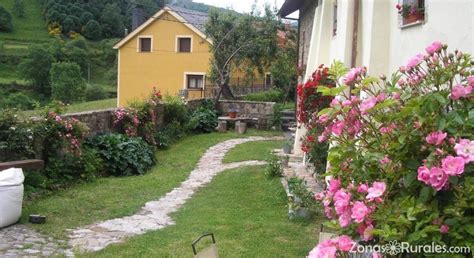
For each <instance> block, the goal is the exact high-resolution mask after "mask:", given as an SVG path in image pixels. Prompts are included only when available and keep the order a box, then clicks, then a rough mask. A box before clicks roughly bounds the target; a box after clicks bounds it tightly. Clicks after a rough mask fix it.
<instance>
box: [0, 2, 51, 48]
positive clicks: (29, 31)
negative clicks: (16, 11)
mask: <svg viewBox="0 0 474 258" xmlns="http://www.w3.org/2000/svg"><path fill="white" fill-rule="evenodd" d="M14 3H15V0H0V6H3V7H5V9H7V11H9V12H10V13H12V12H13V5H14ZM23 3H24V8H25V14H24V17H21V18H20V17H17V16H15V15H13V14H12V23H13V30H12V31H11V32H1V31H0V41H2V40H3V41H7V42H10V43H12V42H23V43H39V42H45V41H48V40H49V35H48V30H47V25H46V22H45V21H44V19H43V17H42V15H41V13H42V7H41V3H40V2H39V1H38V0H23Z"/></svg>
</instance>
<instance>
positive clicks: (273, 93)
mask: <svg viewBox="0 0 474 258" xmlns="http://www.w3.org/2000/svg"><path fill="white" fill-rule="evenodd" d="M284 98H285V94H284V93H283V91H281V90H278V89H273V90H268V91H262V92H257V93H252V94H248V95H246V96H245V97H244V100H248V101H262V102H283V99H284Z"/></svg>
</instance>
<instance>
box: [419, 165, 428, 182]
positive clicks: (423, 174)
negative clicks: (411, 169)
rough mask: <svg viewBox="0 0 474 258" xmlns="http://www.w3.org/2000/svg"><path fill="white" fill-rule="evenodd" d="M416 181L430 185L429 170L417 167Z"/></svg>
mask: <svg viewBox="0 0 474 258" xmlns="http://www.w3.org/2000/svg"><path fill="white" fill-rule="evenodd" d="M418 180H419V181H421V182H424V183H425V184H429V183H430V169H429V168H427V167H425V166H421V167H419V168H418Z"/></svg>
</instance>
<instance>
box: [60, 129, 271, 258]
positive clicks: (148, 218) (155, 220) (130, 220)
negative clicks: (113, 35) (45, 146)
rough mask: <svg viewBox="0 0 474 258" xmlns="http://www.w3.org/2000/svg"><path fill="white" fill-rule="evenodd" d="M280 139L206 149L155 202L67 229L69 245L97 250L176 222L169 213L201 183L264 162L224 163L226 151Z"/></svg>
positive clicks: (226, 143)
mask: <svg viewBox="0 0 474 258" xmlns="http://www.w3.org/2000/svg"><path fill="white" fill-rule="evenodd" d="M275 139H280V138H275V137H273V138H264V137H249V138H240V139H232V140H227V141H224V142H221V143H219V144H217V145H214V146H213V147H211V148H209V149H208V150H207V151H206V153H205V154H204V155H203V156H202V157H201V159H200V160H199V163H198V165H197V167H196V168H195V169H194V170H193V171H191V173H190V175H189V177H188V178H187V179H186V181H184V182H182V183H181V185H180V186H179V187H177V188H174V189H173V190H172V191H171V192H169V193H167V194H166V195H165V196H163V197H161V198H160V199H159V200H157V201H150V202H147V203H146V204H145V206H143V207H142V208H141V210H140V211H139V212H138V213H136V214H134V215H131V216H126V217H123V218H116V219H112V220H107V221H102V222H98V223H94V224H92V225H89V226H85V227H81V228H77V229H74V230H71V231H70V234H69V237H70V240H69V245H70V246H71V247H72V248H74V250H79V251H89V252H90V251H98V250H101V249H104V248H105V247H107V246H108V245H110V244H113V243H120V242H123V241H124V240H125V239H126V238H128V237H132V236H135V235H141V234H144V233H146V232H147V231H151V230H158V229H161V228H164V227H167V226H169V225H173V224H174V223H175V222H174V221H173V219H172V218H171V217H170V214H171V213H173V212H176V211H177V210H178V209H179V208H180V207H181V206H182V205H183V204H184V203H185V202H186V201H187V200H189V199H190V198H191V197H192V195H193V194H194V193H195V192H196V191H197V190H198V189H199V188H200V187H202V186H204V185H205V184H207V183H209V182H210V181H211V180H212V178H213V177H214V176H215V175H216V174H218V173H220V172H222V171H224V170H228V169H233V168H237V167H242V166H253V165H263V164H265V162H264V161H243V162H235V163H223V162H222V160H223V159H224V156H225V154H226V153H227V152H228V151H229V150H230V149H232V148H233V147H235V146H236V145H238V144H241V143H245V142H251V141H263V140H275Z"/></svg>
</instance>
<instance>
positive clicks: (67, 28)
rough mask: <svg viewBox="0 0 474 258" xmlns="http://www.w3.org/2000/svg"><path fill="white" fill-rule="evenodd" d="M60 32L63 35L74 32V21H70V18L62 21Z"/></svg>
mask: <svg viewBox="0 0 474 258" xmlns="http://www.w3.org/2000/svg"><path fill="white" fill-rule="evenodd" d="M62 25H63V26H62V27H63V29H62V32H63V33H66V34H67V33H69V32H71V31H74V27H75V25H74V21H73V20H72V19H71V17H67V18H66V19H64V21H63V23H62Z"/></svg>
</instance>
